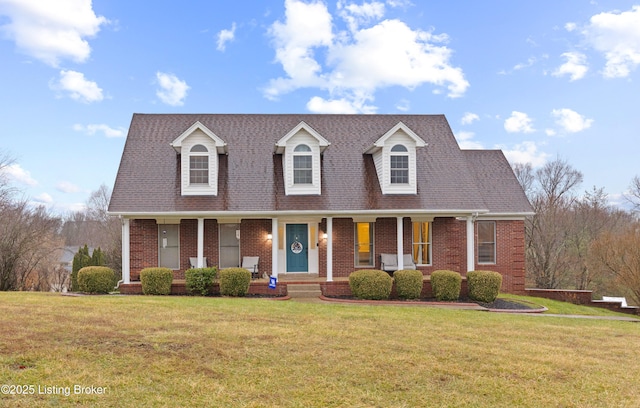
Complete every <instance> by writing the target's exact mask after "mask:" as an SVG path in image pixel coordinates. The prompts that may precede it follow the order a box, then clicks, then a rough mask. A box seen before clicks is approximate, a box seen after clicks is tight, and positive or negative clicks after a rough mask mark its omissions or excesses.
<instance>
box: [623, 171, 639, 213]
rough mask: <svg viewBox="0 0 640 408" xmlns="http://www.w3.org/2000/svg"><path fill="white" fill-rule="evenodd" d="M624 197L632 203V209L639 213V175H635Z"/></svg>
mask: <svg viewBox="0 0 640 408" xmlns="http://www.w3.org/2000/svg"><path fill="white" fill-rule="evenodd" d="M625 198H626V199H627V201H628V202H629V204H631V205H632V208H633V211H635V212H639V213H640V176H635V177H634V178H633V180H631V184H630V185H629V192H628V193H627V194H625Z"/></svg>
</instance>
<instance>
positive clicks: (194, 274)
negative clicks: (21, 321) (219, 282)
mask: <svg viewBox="0 0 640 408" xmlns="http://www.w3.org/2000/svg"><path fill="white" fill-rule="evenodd" d="M217 276H218V269H217V268H216V267H215V266H214V267H211V268H193V269H187V271H186V272H185V273H184V278H185V286H186V288H187V291H188V292H189V293H191V294H198V295H202V296H206V295H207V294H209V291H210V290H211V285H213V281H214V280H215V279H216V277H217Z"/></svg>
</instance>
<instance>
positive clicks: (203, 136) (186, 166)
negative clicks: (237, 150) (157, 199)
mask: <svg viewBox="0 0 640 408" xmlns="http://www.w3.org/2000/svg"><path fill="white" fill-rule="evenodd" d="M196 145H203V146H204V147H205V148H206V149H207V151H208V153H204V152H191V148H192V147H193V146H196ZM171 147H173V148H174V149H175V151H176V152H177V153H178V154H180V155H181V160H180V166H181V169H180V173H181V175H180V191H181V194H182V195H183V196H190V195H213V196H216V195H218V163H219V162H218V155H219V154H226V153H227V144H226V143H225V141H224V140H222V139H220V138H219V137H218V136H217V135H216V134H215V133H213V132H212V131H211V130H209V129H208V128H207V127H206V126H204V125H203V124H202V123H200V122H199V121H196V122H195V123H194V124H193V125H191V126H190V127H189V128H188V129H187V130H186V131H184V132H183V133H182V134H181V135H180V136H178V137H177V138H176V139H175V140H174V141H173V142H172V143H171ZM204 154H207V155H208V156H209V183H208V185H207V184H200V183H198V184H191V183H190V170H191V164H190V158H191V156H193V155H204Z"/></svg>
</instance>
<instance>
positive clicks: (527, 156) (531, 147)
mask: <svg viewBox="0 0 640 408" xmlns="http://www.w3.org/2000/svg"><path fill="white" fill-rule="evenodd" d="M502 152H503V153H504V155H505V157H506V158H507V160H509V162H510V163H511V164H513V163H522V164H526V163H531V166H533V167H541V166H543V165H544V164H545V163H546V162H547V159H548V158H549V155H548V154H547V153H544V152H541V151H538V146H536V144H535V143H534V142H529V141H526V142H522V143H520V144H517V145H516V146H514V148H513V149H506V148H502Z"/></svg>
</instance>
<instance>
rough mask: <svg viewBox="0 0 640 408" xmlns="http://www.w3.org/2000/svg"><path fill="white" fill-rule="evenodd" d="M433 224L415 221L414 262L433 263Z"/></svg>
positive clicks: (420, 263) (417, 263)
mask: <svg viewBox="0 0 640 408" xmlns="http://www.w3.org/2000/svg"><path fill="white" fill-rule="evenodd" d="M430 227H431V224H430V223H429V222H414V223H413V262H414V263H415V264H416V265H431V228H430Z"/></svg>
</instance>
